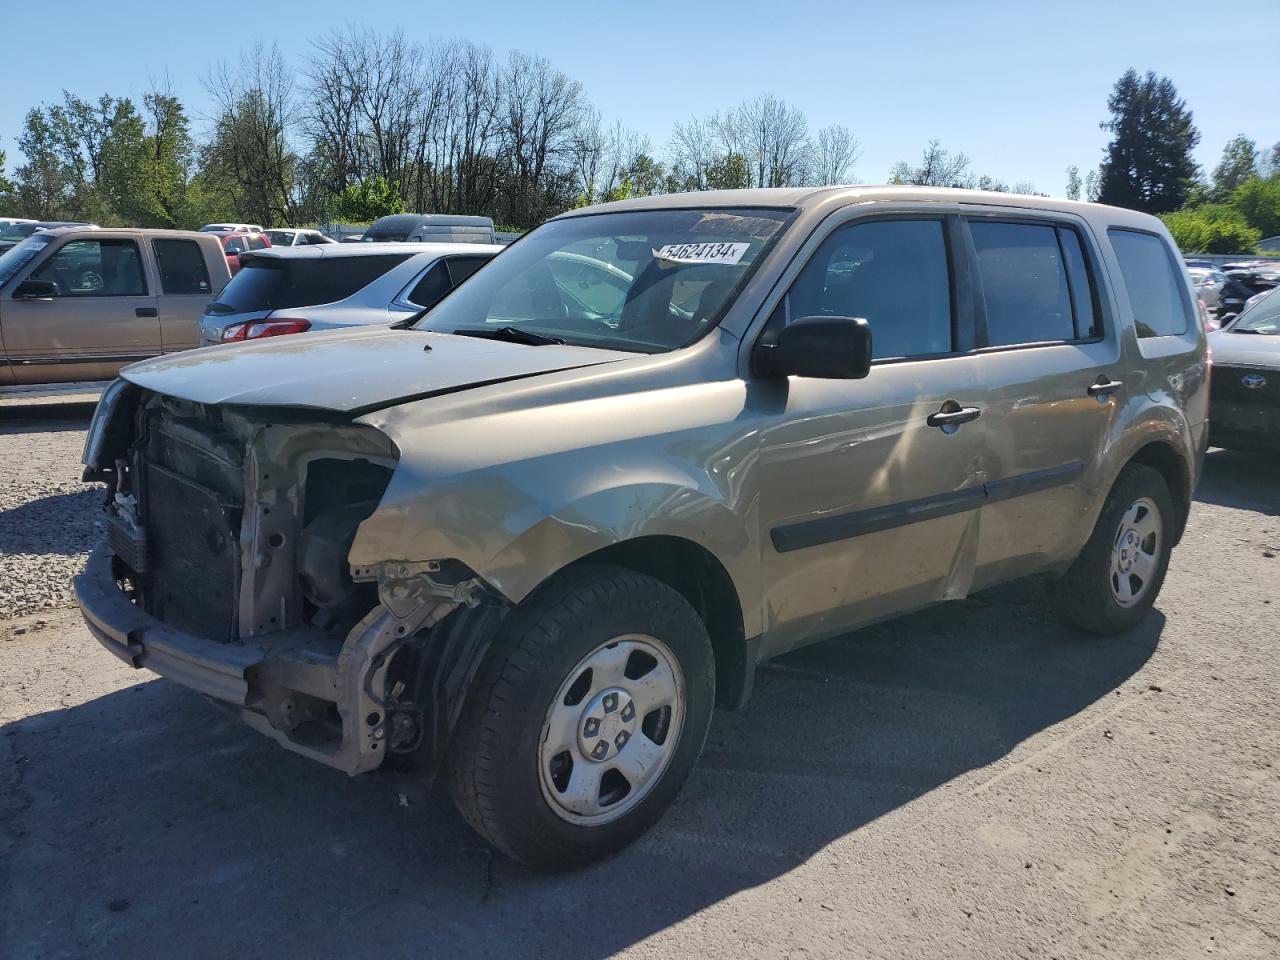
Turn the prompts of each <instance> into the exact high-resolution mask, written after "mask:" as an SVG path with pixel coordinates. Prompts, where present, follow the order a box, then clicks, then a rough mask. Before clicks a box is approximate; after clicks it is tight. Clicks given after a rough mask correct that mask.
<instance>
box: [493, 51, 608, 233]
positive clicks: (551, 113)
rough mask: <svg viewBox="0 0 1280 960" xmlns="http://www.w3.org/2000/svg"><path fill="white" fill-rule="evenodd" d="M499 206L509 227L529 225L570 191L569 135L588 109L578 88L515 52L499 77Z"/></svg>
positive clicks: (541, 63) (544, 62)
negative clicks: (502, 182) (502, 171)
mask: <svg viewBox="0 0 1280 960" xmlns="http://www.w3.org/2000/svg"><path fill="white" fill-rule="evenodd" d="M501 83H502V87H501V91H502V98H501V102H502V108H503V121H504V124H503V131H502V134H503V143H502V153H501V156H502V159H503V160H504V162H505V165H506V172H507V178H506V190H505V191H504V193H505V196H504V198H503V199H504V201H505V203H506V209H507V212H508V216H509V218H510V221H511V222H513V223H517V224H520V225H526V224H528V225H532V224H535V223H538V222H539V221H541V220H542V219H544V218H545V216H546V214H547V211H548V210H549V209H550V208H552V207H554V206H556V205H557V203H561V204H567V203H568V202H569V201H570V200H571V199H572V197H571V196H569V194H571V193H572V188H573V143H574V137H573V133H574V131H575V129H576V128H577V127H578V124H579V122H580V119H581V117H582V114H583V112H584V111H585V110H586V109H587V108H588V107H587V103H586V100H585V98H584V97H583V94H582V86H581V84H579V83H578V82H577V81H576V80H570V79H569V78H568V77H567V76H565V75H564V74H563V73H561V72H560V71H559V70H557V69H555V68H554V67H553V66H552V65H551V62H550V61H549V60H547V59H546V58H544V57H530V56H527V55H526V54H523V53H520V52H518V51H514V52H512V53H511V54H510V56H509V57H508V58H507V63H506V66H505V68H504V69H503V71H502V74H501Z"/></svg>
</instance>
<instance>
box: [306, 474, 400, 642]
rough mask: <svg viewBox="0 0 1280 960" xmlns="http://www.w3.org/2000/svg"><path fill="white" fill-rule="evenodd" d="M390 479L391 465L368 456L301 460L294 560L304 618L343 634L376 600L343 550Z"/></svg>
mask: <svg viewBox="0 0 1280 960" xmlns="http://www.w3.org/2000/svg"><path fill="white" fill-rule="evenodd" d="M390 482H391V469H390V468H389V467H387V466H384V465H382V464H377V463H372V462H371V461H369V460H360V459H356V460H339V459H328V458H325V459H318V460H313V461H311V462H310V463H309V464H308V465H307V469H306V479H305V486H304V494H303V510H302V531H301V534H300V536H299V541H298V554H297V563H298V585H299V589H300V590H301V593H302V596H303V598H304V599H305V602H306V603H305V616H306V619H307V621H308V622H310V623H313V624H315V625H317V626H322V627H324V628H325V629H327V630H330V631H331V632H334V633H345V631H346V630H349V629H350V628H351V626H353V625H354V624H355V623H356V622H357V621H358V620H359V619H360V618H361V617H362V616H364V614H365V613H367V612H368V611H369V610H370V609H371V608H372V607H373V606H374V605H375V604H376V603H377V602H378V594H377V587H376V585H374V584H368V583H362V584H357V583H355V582H354V581H352V579H351V573H350V568H349V566H348V563H347V553H348V552H349V551H350V549H351V544H352V541H354V540H355V536H356V530H357V528H358V527H359V526H360V523H361V522H362V521H363V520H364V519H365V518H366V517H368V516H369V515H370V514H372V513H373V511H374V510H375V509H377V506H378V501H379V500H380V499H381V498H382V494H383V492H384V491H385V490H386V488H387V484H389V483H390Z"/></svg>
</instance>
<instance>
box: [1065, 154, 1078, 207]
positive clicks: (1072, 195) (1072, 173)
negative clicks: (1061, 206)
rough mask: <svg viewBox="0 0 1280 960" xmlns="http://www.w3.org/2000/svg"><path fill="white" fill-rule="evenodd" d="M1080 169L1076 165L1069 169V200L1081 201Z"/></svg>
mask: <svg viewBox="0 0 1280 960" xmlns="http://www.w3.org/2000/svg"><path fill="white" fill-rule="evenodd" d="M1080 186H1081V184H1080V168H1079V167H1077V166H1076V165H1075V164H1074V163H1073V164H1072V165H1071V166H1069V167H1067V199H1068V200H1079V199H1080Z"/></svg>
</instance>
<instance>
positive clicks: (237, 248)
mask: <svg viewBox="0 0 1280 960" xmlns="http://www.w3.org/2000/svg"><path fill="white" fill-rule="evenodd" d="M223 249H225V250H226V251H227V253H244V251H245V246H244V238H243V237H232V238H231V239H230V240H228V241H227V245H226V247H224V248H223Z"/></svg>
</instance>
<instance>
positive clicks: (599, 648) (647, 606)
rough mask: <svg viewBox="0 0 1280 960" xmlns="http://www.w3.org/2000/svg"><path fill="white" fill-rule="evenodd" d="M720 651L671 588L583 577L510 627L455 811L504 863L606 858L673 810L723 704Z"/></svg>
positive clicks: (460, 753)
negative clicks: (718, 701) (716, 656)
mask: <svg viewBox="0 0 1280 960" xmlns="http://www.w3.org/2000/svg"><path fill="white" fill-rule="evenodd" d="M714 677H715V671H714V661H713V656H712V651H711V642H710V640H709V638H708V636H707V632H706V628H705V627H704V626H703V624H702V621H701V620H700V619H699V617H698V615H697V614H696V613H695V612H694V610H693V608H692V607H690V606H689V604H688V602H687V601H686V600H685V599H684V598H683V597H682V596H681V595H680V594H679V593H677V592H676V591H675V590H673V589H672V588H670V587H668V586H667V585H666V584H664V583H662V582H660V581H658V580H655V579H653V578H652V577H648V576H645V575H642V574H637V573H632V572H630V571H626V570H620V569H614V568H609V567H594V568H584V569H582V570H581V571H575V572H572V573H570V574H569V575H567V576H566V577H564V578H562V579H561V580H560V581H559V582H555V583H553V584H551V585H549V586H548V587H547V588H545V589H543V590H540V591H539V592H538V593H537V594H535V596H534V597H531V598H530V600H529V601H526V603H525V604H524V605H522V606H521V608H519V609H517V610H516V611H515V613H514V614H513V615H512V618H511V620H510V621H509V623H508V625H507V628H505V629H504V631H503V634H502V636H500V637H499V639H498V641H497V642H496V643H495V647H494V650H493V651H492V653H491V654H490V656H489V658H488V660H487V661H486V662H485V664H484V666H482V667H481V673H480V676H479V677H478V678H477V680H476V686H475V688H474V691H473V694H472V697H471V698H470V700H469V702H468V705H467V708H466V710H465V711H464V714H463V718H462V721H461V723H460V726H459V731H458V737H457V739H456V741H455V745H454V750H453V753H452V758H451V776H450V781H451V787H452V792H453V797H454V802H455V803H456V804H457V806H458V809H459V810H460V811H461V812H462V814H463V816H464V817H465V818H466V819H467V821H468V822H469V823H470V824H471V825H472V826H473V827H474V828H475V829H476V830H477V831H479V832H480V833H481V834H482V835H483V836H484V837H485V838H487V839H488V840H489V841H490V842H491V843H493V844H494V846H496V847H498V848H499V849H500V850H502V851H503V852H505V853H507V854H508V855H510V856H512V857H514V858H515V859H517V860H521V861H523V862H525V863H527V864H529V865H531V866H535V867H540V868H555V867H564V866H572V865H575V864H581V863H586V862H589V861H591V860H595V859H598V858H600V857H603V856H607V855H608V854H610V853H613V852H614V851H616V850H618V849H620V848H621V847H623V846H625V845H626V844H628V843H630V842H631V841H632V840H634V839H635V838H636V837H638V836H640V834H642V833H643V832H644V831H645V830H647V829H648V828H649V827H650V826H651V825H652V824H653V823H654V822H655V821H656V820H657V819H658V818H659V817H660V816H661V815H662V813H663V811H665V810H666V808H667V807H668V806H669V805H670V804H671V802H672V800H674V799H675V796H676V794H677V792H678V791H679V789H680V787H681V786H682V785H683V783H684V781H685V779H686V778H687V776H688V774H689V772H690V770H692V768H693V765H694V763H695V762H696V760H697V758H698V754H699V753H700V752H701V750H702V744H703V742H704V740H705V739H706V733H707V728H708V726H709V724H710V720H711V713H712V705H713V703H714V700H715V679H714Z"/></svg>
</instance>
